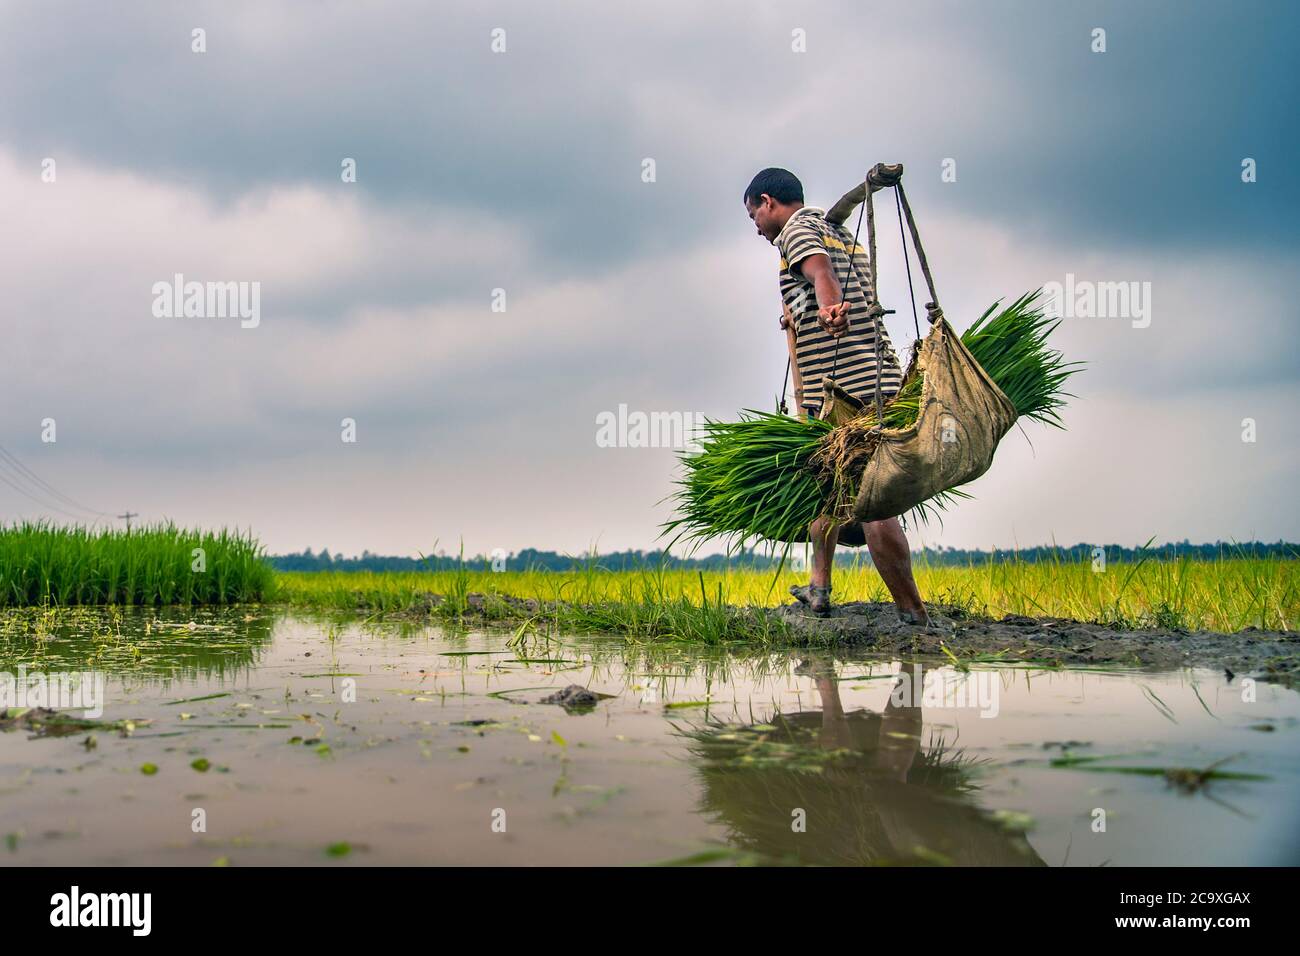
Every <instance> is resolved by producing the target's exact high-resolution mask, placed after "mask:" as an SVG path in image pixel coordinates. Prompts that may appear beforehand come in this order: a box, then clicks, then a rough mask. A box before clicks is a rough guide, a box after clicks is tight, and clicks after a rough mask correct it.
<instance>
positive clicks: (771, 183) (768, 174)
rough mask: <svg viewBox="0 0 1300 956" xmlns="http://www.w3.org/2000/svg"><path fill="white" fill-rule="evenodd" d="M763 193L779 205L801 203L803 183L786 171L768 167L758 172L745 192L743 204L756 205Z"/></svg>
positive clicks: (777, 167)
mask: <svg viewBox="0 0 1300 956" xmlns="http://www.w3.org/2000/svg"><path fill="white" fill-rule="evenodd" d="M763 193H767V194H768V195H769V196H771V197H772V198H773V199H775V200H776V201H777V202H779V203H795V202H798V203H801V202H803V183H801V182H799V177H798V176H796V175H795V174H794V173H792V172H790V170H788V169H782V168H781V167H779V166H769V167H768V168H767V169H764V170H760V171H759V173H758V175H757V176H755V177H754V178H753V179H752V180H751V181H750V183H749V187H748V188H747V189H746V190H745V202H746V203H754V204H757V203H758V201H759V199H761V198H762V196H763Z"/></svg>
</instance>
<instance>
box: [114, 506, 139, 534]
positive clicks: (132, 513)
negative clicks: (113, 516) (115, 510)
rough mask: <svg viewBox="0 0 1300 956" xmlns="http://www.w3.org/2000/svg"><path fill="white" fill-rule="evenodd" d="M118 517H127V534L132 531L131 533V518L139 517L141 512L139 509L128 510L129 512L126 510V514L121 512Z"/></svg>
mask: <svg viewBox="0 0 1300 956" xmlns="http://www.w3.org/2000/svg"><path fill="white" fill-rule="evenodd" d="M118 517H119V518H125V519H126V533H127V534H130V533H131V519H132V518H138V517H140V512H138V511H128V512H126V513H125V514H120V515H118Z"/></svg>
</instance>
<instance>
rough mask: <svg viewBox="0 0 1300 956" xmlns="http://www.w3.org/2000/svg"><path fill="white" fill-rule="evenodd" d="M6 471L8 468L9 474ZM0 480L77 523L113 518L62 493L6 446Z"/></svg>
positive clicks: (0, 461)
mask: <svg viewBox="0 0 1300 956" xmlns="http://www.w3.org/2000/svg"><path fill="white" fill-rule="evenodd" d="M5 468H8V469H9V470H8V473H7V474H6V472H5V470H4V469H5ZM0 481H3V482H4V483H5V484H6V485H8V486H9V487H10V488H12V489H14V491H16V492H18V493H19V494H20V495H22V496H23V497H25V498H29V499H31V500H32V501H34V502H36V503H37V504H38V505H40V506H41V507H42V508H44V509H46V510H48V511H54V512H57V513H59V514H61V515H63V516H64V517H67V518H71V519H73V520H74V521H81V522H85V521H87V520H88V516H89V518H90V519H93V520H90V521H89V523H90V524H97V523H98V522H99V521H101V520H102V519H104V518H111V517H112V515H109V514H106V513H105V512H103V511H96V510H95V509H94V508H88V507H87V506H85V505H83V504H81V503H80V502H79V501H77V500H76V499H74V498H72V497H69V496H68V495H65V494H63V492H61V491H59V490H58V489H57V488H55V487H54V486H53V485H51V484H50V483H49V482H47V481H46V480H45V479H43V478H41V477H40V476H39V475H38V474H36V473H35V472H34V471H32V470H31V469H30V468H28V467H27V466H26V465H24V464H23V463H22V462H21V461H19V459H18V457H17V456H16V455H14V454H13V453H12V452H10V451H9V450H8V449H6V448H4V447H3V446H0ZM51 498H53V500H51ZM69 508H72V509H74V510H75V511H78V512H81V513H80V514H74V513H73V511H69V510H68V509H69Z"/></svg>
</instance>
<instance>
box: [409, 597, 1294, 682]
mask: <svg viewBox="0 0 1300 956" xmlns="http://www.w3.org/2000/svg"><path fill="white" fill-rule="evenodd" d="M502 600H503V599H502V598H500V597H492V598H488V597H486V596H484V595H481V594H471V595H469V601H468V603H469V606H470V609H471V613H474V612H480V613H485V617H486V618H488V621H485V623H490V622H491V620H492V619H495V618H498V617H499V614H500V610H501V603H500V602H501V601H502ZM504 600H505V602H506V604H507V605H508V607H509V609H511V610H513V611H514V612H516V613H517V614H518V615H519V616H524V615H534V614H538V613H539V612H541V613H543V614H545V612H546V611H548V610H550V605H549V602H548V603H546V604H543V603H542V602H538V601H535V600H521V599H517V598H506V599H504ZM441 601H442V597H441V595H435V594H430V595H428V596H427V601H426V602H425V603H424V608H425V609H426V611H427V609H430V608H431V607H432V606H433V605H436V604H438V603H441ZM489 607H491V608H494V609H495V613H486V612H488V609H489ZM930 610H931V613H934V614H935V615H936V617H937V618H938V620H939V622H940V627H938V628H925V627H920V626H917V625H912V624H905V623H903V622H902V621H900V620H899V617H898V613H897V611H896V610H895V608H894V605H892V604H882V603H868V602H860V601H859V602H849V603H846V604H842V605H838V606H836V607H835V608H834V609H833V611H832V613H831V614H830V616H828V617H825V618H818V617H815V616H813V615H812V614H810V613H808V612H807V611H806V609H805V608H804V606H803V605H801V604H796V603H791V604H787V605H784V606H781V607H776V608H753V607H749V608H733V611H734V612H735V613H736V614H737V615H739V616H746V617H752V618H758V619H761V618H763V617H768V618H769V619H771V620H773V621H774V622H779V623H781V624H783V625H785V626H786V627H788V629H789V631H790V632H791V636H792V637H794V638H795V641H794V643H796V644H802V643H804V641H806V642H807V643H808V644H819V645H826V644H830V645H835V644H839V645H844V646H848V647H853V648H854V649H859V650H871V651H878V652H880V653H882V654H924V655H935V656H938V657H947V656H948V655H947V654H946V653H945V651H944V648H945V647H946V648H947V649H948V651H951V652H952V654H953V655H955V656H956V657H958V658H959V659H960V660H964V661H970V660H972V659H975V660H985V661H988V660H999V661H1035V662H1040V663H1049V664H1060V665H1064V666H1088V665H1101V664H1117V665H1124V666H1129V667H1153V668H1177V667H1208V668H1215V669H1220V670H1223V671H1224V672H1225V676H1227V677H1228V678H1233V677H1255V678H1259V679H1264V680H1270V681H1276V682H1278V683H1282V684H1286V685H1290V686H1294V685H1296V684H1300V634H1297V633H1294V632H1279V631H1261V630H1258V629H1256V628H1247V629H1246V630H1244V631H1240V632H1238V633H1236V634H1218V633H1214V632H1210V631H1184V630H1167V629H1161V628H1144V629H1138V630H1125V629H1120V628H1114V627H1108V626H1106V625H1102V624H1087V623H1084V622H1081V621H1072V620H1068V619H1063V618H1033V617H1023V616H1020V615H1008V616H1006V617H1003V618H1002V619H1001V620H992V619H989V618H980V617H973V616H969V615H967V614H966V613H965V612H964V611H962V610H961V609H960V608H954V607H945V606H942V605H932V606H931V608H930ZM936 612H937V613H936ZM561 617H563V615H561Z"/></svg>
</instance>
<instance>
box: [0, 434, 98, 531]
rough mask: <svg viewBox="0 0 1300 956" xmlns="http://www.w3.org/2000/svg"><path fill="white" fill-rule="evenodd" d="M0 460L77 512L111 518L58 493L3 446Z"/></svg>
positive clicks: (0, 447)
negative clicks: (11, 464)
mask: <svg viewBox="0 0 1300 956" xmlns="http://www.w3.org/2000/svg"><path fill="white" fill-rule="evenodd" d="M0 458H7V459H8V460H9V461H11V462H13V464H14V466H15V467H17V468H18V470H19V471H21V472H22V473H23V474H24V475H26V476H27V478H29V479H30V480H31V481H33V482H34V483H36V484H37V485H39V486H40V487H41V488H44V489H45V490H46V491H47V492H49V493H50V494H52V495H53V496H54V497H55V498H58V499H60V500H61V501H64V502H66V503H67V504H69V505H71V506H72V507H73V508H75V509H77V510H78V511H85V512H87V513H88V514H92V515H98V516H99V517H101V518H108V517H111V515H108V514H106V513H105V512H103V511H96V510H95V509H94V508H88V507H86V506H85V505H83V504H82V503H81V502H79V501H77V499H75V498H71V497H69V496H68V495H65V494H64V493H63V492H61V491H59V489H57V488H55V487H54V486H53V485H51V484H50V483H49V482H48V481H46V480H45V479H44V478H42V477H41V476H40V475H38V474H36V472H34V471H32V470H31V469H30V468H28V467H27V466H26V465H24V464H23V463H22V462H21V461H19V459H18V456H17V455H15V454H14V453H13V452H11V451H9V449H7V448H5V447H4V446H3V445H0Z"/></svg>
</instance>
